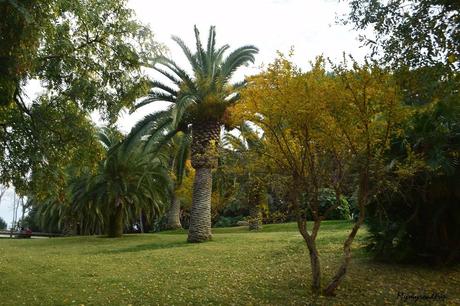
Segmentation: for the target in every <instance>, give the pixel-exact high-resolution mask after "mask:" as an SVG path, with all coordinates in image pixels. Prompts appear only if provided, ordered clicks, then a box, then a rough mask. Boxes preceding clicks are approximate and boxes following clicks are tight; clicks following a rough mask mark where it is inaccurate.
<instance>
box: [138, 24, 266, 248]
mask: <svg viewBox="0 0 460 306" xmlns="http://www.w3.org/2000/svg"><path fill="white" fill-rule="evenodd" d="M194 30H195V38H196V52H194V53H192V51H191V50H190V49H189V48H188V47H187V46H186V44H185V43H184V42H183V41H182V40H181V39H180V38H179V37H176V36H173V37H172V39H173V40H174V41H175V42H176V43H177V44H178V45H179V46H180V48H181V49H182V51H183V53H184V54H185V56H186V57H187V60H188V61H189V63H190V65H191V68H192V71H193V74H192V75H190V74H189V73H187V72H186V71H185V70H184V69H182V68H180V67H179V66H178V65H177V64H176V63H175V62H174V61H173V60H171V59H169V58H166V57H159V58H157V59H156V60H155V63H154V65H153V66H152V68H153V69H155V70H156V71H157V72H159V73H160V74H162V75H163V76H164V77H166V78H167V79H169V81H170V82H171V83H172V85H171V86H170V85H166V84H163V83H161V82H159V81H153V82H151V85H152V91H151V93H150V94H149V95H148V97H147V98H146V99H144V100H143V101H141V102H140V103H138V104H137V105H136V108H139V107H142V106H144V105H147V104H149V103H152V102H156V101H167V102H171V103H172V106H171V107H170V108H169V109H168V110H167V111H163V112H158V113H154V114H151V115H148V116H146V117H145V118H144V119H143V120H141V121H140V122H138V124H137V125H136V126H135V127H134V128H133V130H132V133H131V135H132V136H131V138H132V139H134V138H136V135H137V137H139V136H140V135H149V140H148V141H147V142H146V147H149V144H152V143H158V142H160V143H165V142H167V141H168V140H169V139H170V138H171V137H173V135H175V134H176V133H178V132H179V131H183V132H187V131H189V130H190V131H191V134H192V143H191V162H192V166H193V168H195V171H196V172H195V180H194V185H193V200H192V209H191V215H190V228H189V233H188V239H187V240H188V241H189V242H202V241H206V240H208V239H210V238H211V190H212V174H211V171H212V169H214V168H215V167H216V164H217V146H218V142H219V136H220V129H221V126H222V125H223V124H226V123H227V122H226V118H227V116H226V115H227V112H226V111H227V108H228V107H229V106H231V105H233V104H234V103H235V102H236V101H238V99H239V93H238V90H239V89H240V88H241V87H243V86H244V85H245V82H240V83H237V84H230V79H231V77H232V75H233V73H234V72H235V71H236V70H237V69H238V68H239V67H241V66H242V65H245V64H247V63H249V62H251V63H253V62H254V59H255V57H254V56H255V54H256V53H257V52H258V49H257V48H256V47H254V46H243V47H240V48H238V49H236V50H234V51H233V52H231V53H230V54H229V55H228V56H226V57H224V54H225V52H226V51H227V50H228V49H229V46H228V45H223V46H222V47H220V48H216V31H215V27H213V26H212V27H211V28H210V29H209V36H208V42H207V46H206V48H204V47H203V45H202V43H201V40H200V35H199V32H198V29H197V28H196V26H195V28H194Z"/></svg>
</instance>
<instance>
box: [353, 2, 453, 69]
mask: <svg viewBox="0 0 460 306" xmlns="http://www.w3.org/2000/svg"><path fill="white" fill-rule="evenodd" d="M350 9H351V10H350V13H349V15H348V16H347V19H346V20H344V21H345V22H349V21H350V22H351V23H352V24H353V25H354V26H355V28H356V29H357V30H364V29H368V28H370V29H372V30H373V35H374V36H375V37H366V36H364V37H362V38H363V40H364V42H365V43H366V44H367V45H369V46H371V47H372V49H373V54H374V55H375V56H376V57H379V58H381V59H382V64H392V65H393V66H397V67H399V66H401V65H403V66H408V67H411V68H417V67H427V66H429V67H433V66H443V67H444V69H448V70H450V71H455V70H457V71H458V69H459V68H460V50H459V49H458V45H459V44H460V4H459V3H458V1H456V0H394V1H381V0H366V1H362V0H352V1H350Z"/></svg>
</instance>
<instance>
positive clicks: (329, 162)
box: [234, 56, 408, 294]
mask: <svg viewBox="0 0 460 306" xmlns="http://www.w3.org/2000/svg"><path fill="white" fill-rule="evenodd" d="M249 82H250V86H248V88H246V89H245V90H244V91H243V93H242V96H243V103H241V104H240V105H237V106H236V107H235V109H234V113H235V114H236V116H240V117H242V119H245V120H250V121H252V122H253V123H255V124H256V125H258V126H259V127H260V128H261V129H263V131H264V138H265V139H266V145H265V152H264V157H265V158H266V163H267V164H268V165H269V166H270V167H271V169H272V171H273V172H275V173H279V174H282V175H284V176H285V177H286V178H287V179H288V180H289V184H290V186H291V189H290V194H291V198H290V201H291V203H292V205H293V207H294V209H295V211H296V213H297V222H298V227H299V231H300V233H301V234H302V236H303V238H304V239H305V241H306V243H307V247H308V249H309V251H310V259H311V263H312V273H313V282H312V288H313V290H314V291H315V292H318V291H319V290H320V286H321V285H320V284H321V281H320V279H321V278H320V277H321V269H320V261H319V254H318V250H317V247H316V243H315V241H316V237H317V233H318V231H319V228H320V224H321V221H322V220H324V219H325V218H326V216H327V214H328V213H330V212H331V211H333V210H335V209H337V207H339V206H340V205H341V201H340V199H341V198H342V194H343V193H345V192H350V190H347V186H350V184H349V182H351V186H355V188H356V190H357V194H358V203H357V204H358V207H359V212H360V214H359V218H358V220H357V222H356V223H355V225H354V227H353V229H352V231H351V232H350V234H349V236H348V237H347V239H346V240H345V241H344V258H343V262H342V264H341V265H340V267H339V269H338V270H337V273H336V275H335V276H334V277H333V278H332V280H331V282H330V283H329V284H328V286H327V287H326V288H325V289H324V292H325V294H333V293H334V291H335V289H336V288H337V286H338V284H340V282H341V281H342V279H343V277H344V276H345V273H346V271H347V268H348V264H349V261H350V259H351V243H352V241H353V239H354V237H355V235H356V233H357V231H358V230H359V228H360V226H361V224H362V223H363V221H364V216H365V209H366V206H367V205H368V203H369V201H370V199H371V197H372V196H373V195H375V194H376V193H378V192H379V191H381V190H382V188H384V187H386V186H385V185H384V184H383V183H384V182H386V180H384V178H385V174H386V168H385V163H384V159H383V157H384V154H385V152H386V151H387V150H388V149H389V148H390V140H391V136H392V135H398V134H399V133H401V132H402V131H401V129H400V123H401V122H402V121H403V120H404V119H405V118H406V116H407V115H408V112H407V111H406V110H405V109H404V107H403V106H402V104H401V98H400V95H399V91H398V87H397V84H396V82H395V80H394V78H393V76H392V74H391V73H390V72H389V71H387V70H384V69H381V68H379V67H378V66H376V65H374V64H370V63H366V64H364V65H362V66H360V65H358V64H357V63H355V62H353V61H352V63H351V67H350V65H348V64H347V63H346V62H343V63H341V64H340V65H333V71H332V73H328V72H327V71H326V69H325V62H324V60H322V59H321V58H319V59H318V60H317V61H316V62H315V63H313V64H312V68H311V70H309V71H307V72H302V71H301V70H300V69H298V68H297V67H295V65H294V64H293V63H292V62H290V61H289V60H288V59H286V58H285V57H283V56H280V57H279V58H278V59H277V60H275V62H274V63H273V64H271V65H269V67H268V69H267V70H266V71H264V72H263V73H261V74H260V75H257V76H255V77H252V78H251V79H250V80H249ZM324 188H330V189H332V190H334V191H335V194H336V200H337V203H335V204H334V205H332V206H330V207H328V208H327V209H326V210H325V211H324V210H322V209H321V207H320V203H321V201H320V200H321V190H323V189H324ZM307 212H308V213H310V214H311V216H312V218H313V226H312V227H311V228H310V229H309V230H307V219H306V213H307Z"/></svg>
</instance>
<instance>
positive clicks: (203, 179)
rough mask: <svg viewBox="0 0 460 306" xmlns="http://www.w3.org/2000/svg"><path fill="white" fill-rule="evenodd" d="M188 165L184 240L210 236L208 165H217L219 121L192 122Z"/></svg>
mask: <svg viewBox="0 0 460 306" xmlns="http://www.w3.org/2000/svg"><path fill="white" fill-rule="evenodd" d="M192 129H193V130H192V136H193V140H192V166H193V168H195V179H194V182H193V195H192V209H191V211H190V227H189V230H188V238H187V241H188V242H204V241H206V240H209V239H211V237H212V234H211V193H212V169H213V168H215V167H216V166H217V147H218V143H219V133H220V123H219V122H217V121H211V122H195V123H193V124H192Z"/></svg>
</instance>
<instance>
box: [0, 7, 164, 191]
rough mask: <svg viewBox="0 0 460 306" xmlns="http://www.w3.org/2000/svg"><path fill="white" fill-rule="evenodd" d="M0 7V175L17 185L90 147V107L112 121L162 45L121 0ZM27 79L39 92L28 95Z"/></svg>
mask: <svg viewBox="0 0 460 306" xmlns="http://www.w3.org/2000/svg"><path fill="white" fill-rule="evenodd" d="M0 15H1V16H2V20H1V21H0V33H1V35H0V69H1V71H0V128H1V129H0V150H1V152H2V154H0V156H1V157H0V170H1V171H0V172H1V175H0V181H1V182H3V183H5V184H11V183H12V184H14V185H16V186H17V187H18V189H19V190H21V189H25V188H26V186H27V185H28V184H29V179H30V175H31V174H32V173H35V172H37V171H38V169H42V168H44V167H48V166H50V165H52V166H53V167H54V168H55V169H53V170H52V171H54V172H55V171H59V167H60V166H62V165H63V164H65V163H66V161H67V160H68V159H69V158H73V157H75V158H80V159H81V156H80V157H78V156H77V155H78V154H83V155H84V154H86V153H82V152H80V151H79V150H78V148H91V147H94V146H92V145H91V142H90V139H92V136H91V135H92V133H93V132H94V131H92V128H91V124H90V121H89V119H88V114H89V112H91V111H94V110H100V111H102V114H103V118H104V119H108V120H109V121H110V122H114V121H115V120H116V118H117V114H118V112H119V111H120V109H122V108H123V107H125V106H130V105H131V103H132V102H133V101H134V100H135V99H136V98H137V97H140V96H142V95H144V94H145V93H146V90H147V85H146V84H147V79H146V77H145V75H144V74H143V72H142V71H141V66H142V63H144V62H146V61H147V60H148V59H150V58H152V57H153V56H156V55H157V54H158V52H159V51H160V49H161V47H160V46H159V45H158V44H157V43H155V42H154V40H153V35H152V33H151V31H150V30H149V29H148V28H147V27H145V26H143V25H141V24H140V23H138V22H137V21H136V20H135V19H134V14H133V12H132V10H130V9H128V8H127V7H126V1H123V0H110V1H101V0H84V1H68V0H43V1H36V0H29V1H16V0H8V1H1V2H0ZM30 80H39V81H40V84H41V86H42V88H43V89H44V92H45V93H44V94H42V95H41V96H40V97H38V98H37V99H35V100H33V101H28V99H27V95H26V90H25V87H26V85H27V84H28V83H29V82H30ZM50 171H51V170H50ZM26 178H27V179H26Z"/></svg>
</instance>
